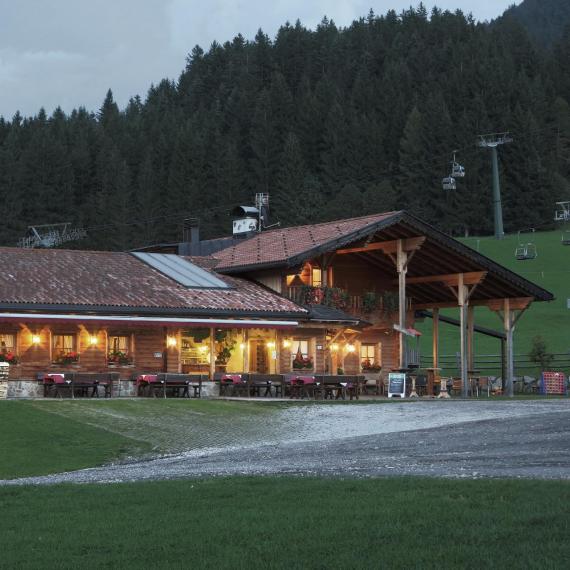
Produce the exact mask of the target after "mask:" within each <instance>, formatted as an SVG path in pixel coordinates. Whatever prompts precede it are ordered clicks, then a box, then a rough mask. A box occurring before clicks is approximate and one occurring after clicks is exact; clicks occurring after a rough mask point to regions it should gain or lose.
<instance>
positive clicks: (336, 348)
mask: <svg viewBox="0 0 570 570" xmlns="http://www.w3.org/2000/svg"><path fill="white" fill-rule="evenodd" d="M331 350H332V351H333V352H336V351H337V350H338V344H337V343H336V342H334V343H333V344H331Z"/></svg>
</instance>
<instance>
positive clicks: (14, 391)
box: [0, 380, 220, 399]
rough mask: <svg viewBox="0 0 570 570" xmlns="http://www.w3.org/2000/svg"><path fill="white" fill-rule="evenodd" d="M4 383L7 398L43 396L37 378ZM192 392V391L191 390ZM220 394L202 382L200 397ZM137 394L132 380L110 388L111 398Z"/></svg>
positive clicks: (103, 392)
mask: <svg viewBox="0 0 570 570" xmlns="http://www.w3.org/2000/svg"><path fill="white" fill-rule="evenodd" d="M1 384H2V385H5V391H6V396H5V397H7V398H11V399H17V398H43V397H44V387H43V385H42V384H40V383H38V381H37V380H9V381H8V382H2V383H1ZM2 391H3V386H0V398H1V397H2V395H1V394H2ZM191 393H192V392H191ZM219 394H220V389H219V386H218V385H217V384H216V383H215V382H204V383H203V384H202V398H217V397H218V396H219ZM136 395H137V384H136V382H135V381H133V380H121V381H120V382H115V383H114V384H113V389H112V397H113V398H134V397H136ZM104 396H105V390H104V389H103V388H100V389H99V397H100V398H104Z"/></svg>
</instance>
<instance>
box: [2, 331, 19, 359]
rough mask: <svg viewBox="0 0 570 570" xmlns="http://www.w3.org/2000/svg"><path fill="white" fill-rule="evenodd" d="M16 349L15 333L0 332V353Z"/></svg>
mask: <svg viewBox="0 0 570 570" xmlns="http://www.w3.org/2000/svg"><path fill="white" fill-rule="evenodd" d="M15 350H16V335H15V334H4V333H0V353H2V354H6V353H8V352H14V351H15Z"/></svg>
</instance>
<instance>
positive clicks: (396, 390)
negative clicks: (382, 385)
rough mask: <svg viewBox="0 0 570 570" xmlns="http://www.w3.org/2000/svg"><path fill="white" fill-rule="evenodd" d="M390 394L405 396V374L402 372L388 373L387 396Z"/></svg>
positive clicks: (390, 395) (389, 396)
mask: <svg viewBox="0 0 570 570" xmlns="http://www.w3.org/2000/svg"><path fill="white" fill-rule="evenodd" d="M392 396H400V398H405V397H406V375H405V374H404V373H403V372H391V373H390V374H388V398H391V397H392Z"/></svg>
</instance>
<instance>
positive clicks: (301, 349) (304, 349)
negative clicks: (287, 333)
mask: <svg viewBox="0 0 570 570" xmlns="http://www.w3.org/2000/svg"><path fill="white" fill-rule="evenodd" d="M309 347H310V343H309V341H308V340H302V339H296V340H293V341H292V342H291V359H292V367H293V369H294V370H302V369H308V368H313V359H312V357H311V354H310V352H309Z"/></svg>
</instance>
